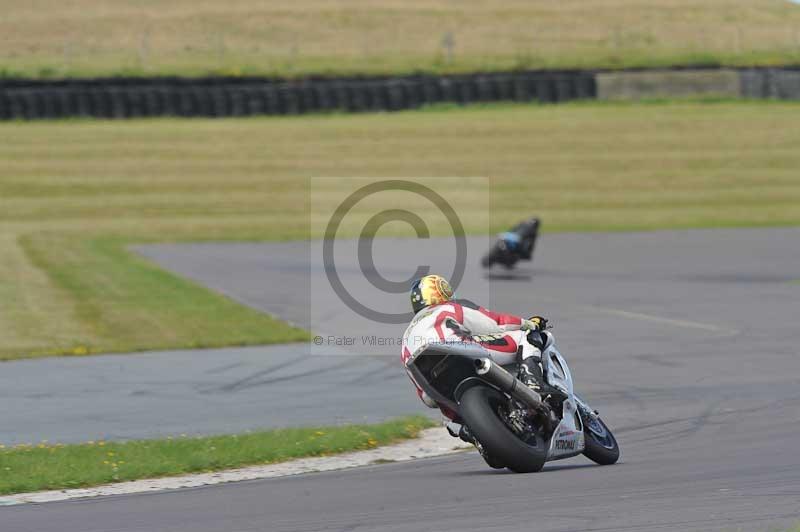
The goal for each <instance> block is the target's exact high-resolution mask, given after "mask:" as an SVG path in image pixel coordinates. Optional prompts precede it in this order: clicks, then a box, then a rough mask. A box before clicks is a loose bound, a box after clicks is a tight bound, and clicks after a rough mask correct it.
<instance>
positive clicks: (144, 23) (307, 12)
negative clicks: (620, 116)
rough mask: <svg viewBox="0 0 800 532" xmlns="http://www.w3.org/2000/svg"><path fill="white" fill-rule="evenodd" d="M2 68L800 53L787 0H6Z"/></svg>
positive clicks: (569, 63)
mask: <svg viewBox="0 0 800 532" xmlns="http://www.w3.org/2000/svg"><path fill="white" fill-rule="evenodd" d="M0 9H2V12H3V15H4V16H3V18H2V19H1V20H0V34H2V35H3V36H4V37H5V39H3V40H0V70H2V72H3V73H5V75H7V76H10V75H23V76H36V77H69V76H98V75H101V76H102V75H105V76H108V75H134V76H140V75H141V76H146V75H154V74H163V75H176V74H178V75H189V76H202V75H207V74H221V75H248V74H262V75H278V76H286V77H296V76H303V75H307V74H333V75H336V74H338V75H349V74H397V73H410V72H418V71H425V72H436V73H446V72H463V71H476V70H478V71H480V70H509V69H516V68H576V67H577V68H581V67H583V68H599V67H600V68H602V67H608V68H622V67H656V66H671V65H683V66H688V65H697V66H713V65H776V64H797V63H798V62H800V52H798V43H799V42H800V34H798V30H797V28H798V25H800V8H798V7H797V6H796V5H793V4H791V3H790V2H787V1H785V0H705V1H703V2H697V1H692V0H650V1H648V2H640V1H635V0H604V1H603V2H585V1H582V0H561V1H559V2H552V1H550V0H503V1H500V0H464V1H462V2H457V3H454V2H448V1H446V0H434V1H427V0H406V1H404V2H394V1H390V0H378V1H370V0H342V1H339V2H336V3H331V2H327V1H324V0H309V1H306V2H300V3H296V4H287V3H285V2H262V1H257V0H237V1H235V2H232V3H229V4H226V6H225V8H224V9H222V8H220V5H219V3H218V2H215V1H214V0H166V1H164V2H158V3H157V4H155V3H150V2H103V1H101V0H75V1H73V2H57V1H55V0H32V1H30V2H19V1H15V0H0Z"/></svg>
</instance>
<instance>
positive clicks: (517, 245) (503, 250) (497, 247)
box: [481, 218, 541, 270]
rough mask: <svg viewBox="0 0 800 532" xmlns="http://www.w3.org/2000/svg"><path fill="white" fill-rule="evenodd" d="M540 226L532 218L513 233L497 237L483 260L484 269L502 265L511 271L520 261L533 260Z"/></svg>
mask: <svg viewBox="0 0 800 532" xmlns="http://www.w3.org/2000/svg"><path fill="white" fill-rule="evenodd" d="M540 225H541V222H540V221H539V219H538V218H530V219H528V220H525V221H523V222H520V223H519V224H517V225H516V226H514V228H512V229H511V231H506V232H505V233H500V234H499V235H497V239H496V240H495V241H494V243H493V244H492V247H491V248H490V249H489V252H488V253H487V254H486V255H484V256H483V259H481V264H482V265H483V267H484V268H490V267H491V266H492V265H494V264H502V265H503V266H504V267H505V268H506V269H509V270H510V269H512V268H513V267H514V266H515V265H516V264H517V262H519V261H520V260H533V250H534V248H535V247H536V239H537V238H538V237H539V226H540Z"/></svg>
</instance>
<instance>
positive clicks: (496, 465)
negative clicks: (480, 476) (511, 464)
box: [481, 451, 506, 469]
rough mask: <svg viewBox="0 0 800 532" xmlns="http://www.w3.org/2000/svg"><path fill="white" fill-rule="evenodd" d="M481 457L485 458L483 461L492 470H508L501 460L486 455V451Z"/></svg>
mask: <svg viewBox="0 0 800 532" xmlns="http://www.w3.org/2000/svg"><path fill="white" fill-rule="evenodd" d="M481 457H482V458H483V461H484V462H486V465H488V466H489V467H491V468H492V469H505V468H506V465H505V464H504V463H503V462H501V461H500V460H498V459H497V458H495V457H494V456H492V455H490V454H488V453H486V452H485V451H484V452H483V453H481Z"/></svg>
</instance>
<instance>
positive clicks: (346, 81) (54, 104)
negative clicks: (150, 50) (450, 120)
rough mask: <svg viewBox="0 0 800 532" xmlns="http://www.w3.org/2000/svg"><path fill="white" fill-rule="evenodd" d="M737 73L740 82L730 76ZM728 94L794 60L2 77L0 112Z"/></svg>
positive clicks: (269, 109) (778, 78) (799, 73)
mask: <svg viewBox="0 0 800 532" xmlns="http://www.w3.org/2000/svg"><path fill="white" fill-rule="evenodd" d="M737 81H738V83H737ZM703 95H716V96H730V97H736V96H739V97H743V98H775V99H800V69H788V68H786V69H780V68H744V69H716V70H715V69H691V68H686V69H666V70H652V71H648V70H637V71H617V72H594V71H519V72H505V73H494V74H465V75H450V76H427V75H418V76H403V77H383V78H337V79H329V78H307V79H302V80H297V81H288V80H281V79H274V78H199V79H194V78H192V79H189V78H101V79H86V80H80V79H75V80H59V81H37V80H24V79H5V80H3V79H0V120H35V119H52V118H69V117H98V118H137V117H150V116H180V117H195V116H196V117H227V116H251V115H297V114H304V113H313V112H331V111H344V112H364V111H400V110H403V109H414V108H417V107H420V106H423V105H428V104H434V103H447V102H450V103H456V104H459V105H468V104H471V103H480V102H499V101H517V102H530V101H538V102H544V103H559V102H566V101H570V100H576V99H596V98H600V99H637V98H642V97H656V96H657V97H683V96H703Z"/></svg>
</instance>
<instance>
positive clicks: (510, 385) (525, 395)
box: [475, 358, 544, 409]
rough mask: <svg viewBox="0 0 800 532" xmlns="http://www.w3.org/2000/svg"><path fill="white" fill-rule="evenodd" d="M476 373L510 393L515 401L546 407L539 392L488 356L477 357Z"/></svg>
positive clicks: (531, 405)
mask: <svg viewBox="0 0 800 532" xmlns="http://www.w3.org/2000/svg"><path fill="white" fill-rule="evenodd" d="M475 373H477V374H478V375H479V376H480V377H481V378H482V379H483V380H485V381H486V382H488V383H490V384H493V385H494V386H497V387H498V388H499V389H500V390H502V391H504V392H505V393H507V394H508V395H510V396H511V397H512V398H513V399H514V400H515V401H519V402H520V403H524V404H526V405H528V406H530V407H532V408H536V409H541V408H543V407H544V403H542V398H541V397H540V396H539V394H538V393H536V392H534V391H533V390H531V389H530V388H528V387H527V386H525V385H524V384H522V383H521V382H520V381H519V380H517V378H516V377H514V376H513V375H512V374H511V373H509V372H508V371H506V370H505V369H503V368H502V367H500V366H498V365H497V364H493V363H492V361H491V360H489V359H488V358H478V359H475Z"/></svg>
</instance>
